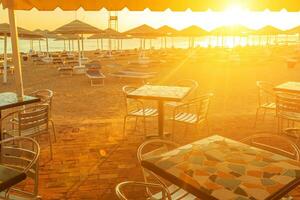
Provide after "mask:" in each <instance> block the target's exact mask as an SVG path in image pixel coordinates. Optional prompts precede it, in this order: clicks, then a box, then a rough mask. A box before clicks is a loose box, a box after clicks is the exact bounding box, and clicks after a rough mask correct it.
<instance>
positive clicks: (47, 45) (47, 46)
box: [46, 37, 49, 57]
mask: <svg viewBox="0 0 300 200" xmlns="http://www.w3.org/2000/svg"><path fill="white" fill-rule="evenodd" d="M46 49H47V57H49V43H48V37H46Z"/></svg>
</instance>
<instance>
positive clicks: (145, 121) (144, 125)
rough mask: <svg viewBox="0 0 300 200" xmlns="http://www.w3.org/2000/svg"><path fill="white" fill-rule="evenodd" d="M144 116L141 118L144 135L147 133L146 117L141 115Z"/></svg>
mask: <svg viewBox="0 0 300 200" xmlns="http://www.w3.org/2000/svg"><path fill="white" fill-rule="evenodd" d="M143 118H144V120H143V122H144V135H145V136H146V134H147V131H146V117H143Z"/></svg>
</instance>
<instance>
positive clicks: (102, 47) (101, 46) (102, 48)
mask: <svg viewBox="0 0 300 200" xmlns="http://www.w3.org/2000/svg"><path fill="white" fill-rule="evenodd" d="M101 50H102V51H103V38H101Z"/></svg>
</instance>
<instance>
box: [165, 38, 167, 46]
mask: <svg viewBox="0 0 300 200" xmlns="http://www.w3.org/2000/svg"><path fill="white" fill-rule="evenodd" d="M166 48H167V37H165V49H166Z"/></svg>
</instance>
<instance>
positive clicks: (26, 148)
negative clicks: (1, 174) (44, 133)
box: [0, 137, 41, 199]
mask: <svg viewBox="0 0 300 200" xmlns="http://www.w3.org/2000/svg"><path fill="white" fill-rule="evenodd" d="M0 145H1V161H0V163H1V165H2V166H5V167H8V168H11V169H14V170H17V171H20V172H23V173H25V174H26V175H27V178H26V179H25V180H24V181H23V182H24V183H25V184H26V181H30V182H31V183H33V187H32V188H30V189H29V188H27V189H25V188H24V187H22V186H19V185H15V186H13V187H11V188H9V189H8V190H7V191H5V192H1V193H0V199H41V198H40V197H39V196H38V174H39V162H38V159H39V155H40V146H39V144H38V143H37V142H36V141H35V140H33V139H32V138H28V137H11V138H8V139H5V140H2V141H0ZM21 184H22V183H21Z"/></svg>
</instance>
